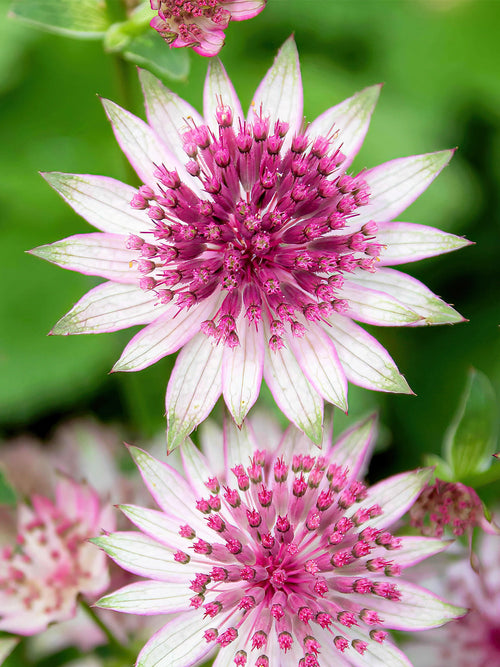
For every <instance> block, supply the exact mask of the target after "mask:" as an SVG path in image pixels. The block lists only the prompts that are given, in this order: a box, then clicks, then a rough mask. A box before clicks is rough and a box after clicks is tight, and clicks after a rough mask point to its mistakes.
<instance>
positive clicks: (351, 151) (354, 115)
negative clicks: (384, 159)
mask: <svg viewBox="0 0 500 667" xmlns="http://www.w3.org/2000/svg"><path fill="white" fill-rule="evenodd" d="M380 90H381V86H380V85H376V86H370V87H369V88H365V89H364V90H361V91H360V92H359V93H356V95H353V97H350V98H349V99H347V100H344V102H341V103H340V104H337V106H334V107H332V108H331V109H328V110H327V111H325V112H324V113H322V114H321V116H318V117H317V118H316V119H315V120H313V122H312V123H311V124H310V125H309V127H308V128H307V134H308V135H309V136H310V137H317V136H323V137H327V136H331V134H332V131H333V132H338V135H337V139H336V143H335V146H340V148H341V151H342V153H343V154H344V155H345V156H346V160H345V162H343V163H342V169H347V167H348V166H349V165H350V164H351V162H352V161H353V159H354V158H355V156H356V154H357V152H358V151H359V149H360V148H361V145H362V143H363V140H364V138H365V136H366V133H367V131H368V126H369V125H370V119H371V115H372V113H373V110H374V109H375V105H376V104H377V101H378V98H379V95H380Z"/></svg>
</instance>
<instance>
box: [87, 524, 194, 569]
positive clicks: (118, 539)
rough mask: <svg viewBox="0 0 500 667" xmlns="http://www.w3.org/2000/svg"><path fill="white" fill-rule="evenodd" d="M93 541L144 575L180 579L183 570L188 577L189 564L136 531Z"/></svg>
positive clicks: (106, 536)
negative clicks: (181, 561)
mask: <svg viewBox="0 0 500 667" xmlns="http://www.w3.org/2000/svg"><path fill="white" fill-rule="evenodd" d="M91 541H92V542H93V543H94V544H96V545H97V546H98V547H100V548H101V549H103V550H104V551H105V552H106V553H107V554H108V556H109V557H110V558H112V559H113V560H114V561H115V563H117V564H118V565H119V566H120V567H123V569H124V570H127V571H128V572H132V573H133V574H138V575H139V576H141V577H147V578H148V579H159V580H160V581H178V580H179V578H180V577H182V576H183V573H185V575H186V576H189V571H188V570H187V569H185V568H186V565H184V564H182V565H181V564H179V563H177V562H176V561H175V560H174V557H173V554H172V550H171V549H168V548H167V547H165V546H163V545H161V544H159V543H158V542H156V540H153V539H152V538H151V537H148V536H147V535H143V534H142V533H139V532H137V531H135V532H134V531H129V532H120V533H111V534H110V535H102V536H101V537H95V538H93V539H92V540H91ZM188 565H189V564H188ZM182 568H184V569H182Z"/></svg>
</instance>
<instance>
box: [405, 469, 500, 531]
mask: <svg viewBox="0 0 500 667" xmlns="http://www.w3.org/2000/svg"><path fill="white" fill-rule="evenodd" d="M410 525H411V526H413V527H415V528H418V529H419V530H420V531H421V532H422V534H423V535H432V536H435V537H439V538H441V537H442V536H443V533H444V530H445V527H446V526H450V528H451V531H452V532H453V535H456V536H460V535H463V534H464V533H465V532H466V531H467V533H469V535H472V530H473V528H474V527H475V526H479V527H480V528H481V529H482V530H484V531H485V532H487V533H491V534H498V533H499V528H498V527H497V526H496V525H495V524H494V523H492V522H491V521H488V520H487V518H486V516H485V513H484V507H483V503H482V502H481V499H480V498H479V496H478V495H477V493H476V492H475V491H474V489H472V488H471V487H470V486H465V484H461V483H460V482H444V481H443V480H441V479H436V481H435V482H434V484H428V485H427V486H426V487H425V488H424V490H423V491H422V493H421V494H420V496H419V498H418V500H417V501H416V502H415V504H414V505H413V507H412V508H411V510H410Z"/></svg>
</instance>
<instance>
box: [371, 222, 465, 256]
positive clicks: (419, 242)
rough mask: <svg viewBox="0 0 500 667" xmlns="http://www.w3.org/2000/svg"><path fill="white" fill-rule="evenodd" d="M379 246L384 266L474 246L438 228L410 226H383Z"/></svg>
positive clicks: (378, 236) (381, 223)
mask: <svg viewBox="0 0 500 667" xmlns="http://www.w3.org/2000/svg"><path fill="white" fill-rule="evenodd" d="M377 227H378V229H377V243H381V244H382V245H384V246H385V248H384V249H383V250H382V252H381V253H380V265H381V266H393V265H395V264H406V263H407V262H416V261H417V260H419V259H425V258H426V257H434V256H436V255H442V254H443V253H445V252H451V251H452V250H458V249H459V248H463V247H464V246H467V245H471V241H468V240H467V239H464V238H463V237H462V236H455V234H448V233H447V232H442V231H441V230H440V229H436V228H435V227H428V226H427V225H419V224H414V223H411V222H380V223H378V225H377Z"/></svg>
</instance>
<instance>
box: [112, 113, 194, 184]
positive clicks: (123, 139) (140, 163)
mask: <svg viewBox="0 0 500 667" xmlns="http://www.w3.org/2000/svg"><path fill="white" fill-rule="evenodd" d="M102 103H103V105H104V109H105V110H106V114H107V116H108V118H109V120H110V121H111V124H112V126H113V132H114V133H115V137H116V140H117V141H118V143H119V144H120V147H121V149H122V151H123V152H124V153H125V155H126V156H127V159H128V161H129V162H130V164H131V165H132V167H133V168H134V170H135V171H136V173H137V175H138V176H139V178H140V179H141V181H142V182H143V183H146V184H148V185H154V184H155V183H156V181H157V180H158V179H157V178H155V176H154V175H153V173H154V171H155V169H156V167H155V165H161V164H164V165H165V166H166V167H167V169H178V170H180V171H182V170H183V169H184V167H183V165H182V164H181V163H180V162H179V160H178V159H177V158H176V157H175V156H174V155H173V153H171V152H170V151H169V150H168V148H167V147H166V146H165V145H164V143H163V142H162V140H161V139H160V137H159V136H158V135H157V134H156V132H155V131H154V130H152V129H151V128H150V127H149V125H147V124H146V123H145V122H144V121H143V120H141V119H140V118H137V116H134V115H133V114H131V113H130V112H129V111H126V110H125V109H122V108H121V107H119V106H118V105H117V104H115V103H114V102H111V101H110V100H102Z"/></svg>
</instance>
